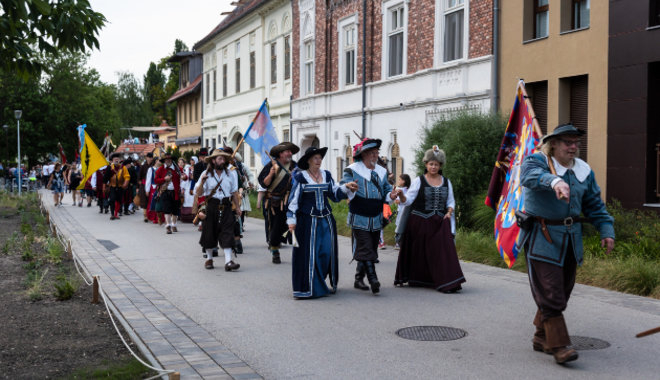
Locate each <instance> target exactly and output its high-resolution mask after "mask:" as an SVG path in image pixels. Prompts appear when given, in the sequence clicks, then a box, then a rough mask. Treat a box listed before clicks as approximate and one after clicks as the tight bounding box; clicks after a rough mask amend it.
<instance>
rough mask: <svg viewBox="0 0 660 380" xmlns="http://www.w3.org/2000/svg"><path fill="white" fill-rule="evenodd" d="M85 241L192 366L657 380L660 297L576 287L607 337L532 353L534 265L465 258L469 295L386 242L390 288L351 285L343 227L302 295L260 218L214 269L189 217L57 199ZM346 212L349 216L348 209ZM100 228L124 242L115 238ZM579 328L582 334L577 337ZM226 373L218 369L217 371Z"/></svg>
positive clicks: (125, 305) (160, 341)
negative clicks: (440, 337) (554, 353)
mask: <svg viewBox="0 0 660 380" xmlns="http://www.w3.org/2000/svg"><path fill="white" fill-rule="evenodd" d="M50 198H51V197H49V196H44V197H43V199H44V201H46V203H47V204H48V205H49V207H50V208H51V216H52V218H53V219H54V221H55V223H57V225H58V226H60V228H61V229H62V231H63V232H64V233H65V234H66V235H68V236H70V237H71V240H72V242H73V249H74V251H75V252H76V253H77V254H78V255H80V256H81V257H82V259H83V261H84V263H85V266H86V267H87V269H88V271H89V272H90V273H92V274H95V273H100V274H101V276H102V277H101V282H102V284H103V286H104V289H105V290H106V291H107V292H108V294H109V295H110V296H111V299H112V302H113V303H114V304H115V306H116V307H117V309H118V310H119V312H120V313H121V314H122V315H124V317H125V318H126V319H127V320H128V322H129V323H130V325H131V326H132V327H133V328H134V329H135V331H136V333H137V334H138V336H140V338H141V339H142V340H143V342H144V344H145V346H146V347H147V348H148V350H149V352H151V353H152V354H153V356H154V357H155V358H156V360H157V361H158V362H159V363H161V364H162V365H163V366H165V367H166V368H168V369H177V370H178V369H182V371H181V372H182V378H193V377H194V376H195V375H197V376H201V377H204V378H213V377H212V376H211V374H213V375H214V376H217V377H216V378H223V377H222V376H225V378H230V377H233V378H252V377H258V376H259V375H261V376H263V377H264V378H268V379H291V378H296V379H299V378H302V379H338V378H341V379H403V378H415V379H437V378H469V379H471V378H474V379H484V378H488V379H490V378H514V379H515V378H521V379H523V378H524V379H528V378H534V379H546V378H547V379H556V378H566V377H570V378H575V379H620V378H630V379H647V378H658V376H657V371H658V366H657V364H656V363H657V358H658V357H660V344H659V342H660V335H653V336H650V337H647V338H642V339H636V338H635V334H636V333H638V332H640V331H643V330H646V329H649V328H653V327H656V326H658V325H660V317H659V316H660V301H658V300H654V299H649V298H644V297H637V296H631V295H626V294H621V293H616V292H611V291H606V290H603V289H598V288H593V287H589V286H584V285H576V288H575V291H574V292H573V296H572V298H571V301H570V302H569V307H568V310H567V313H566V319H567V323H568V327H569V332H570V334H571V335H572V336H574V337H587V338H595V339H599V340H601V341H605V342H607V343H609V345H610V346H609V347H606V348H603V349H598V350H595V349H592V350H580V358H579V359H578V361H576V362H573V363H570V364H569V365H566V366H559V365H557V364H555V363H554V361H553V359H552V357H551V356H549V355H545V354H541V353H537V352H534V351H532V346H531V337H532V334H533V326H532V324H531V321H532V318H533V316H534V312H535V311H536V306H535V305H534V303H533V301H532V297H531V294H530V290H529V284H528V282H527V277H526V275H525V274H522V273H518V272H514V271H510V270H503V269H498V268H493V267H488V266H484V265H479V264H474V263H462V266H463V271H464V273H465V276H466V279H467V283H466V284H464V286H463V291H461V293H459V294H449V295H448V294H442V293H438V292H435V291H433V290H430V289H419V288H409V287H404V288H394V287H393V285H392V281H393V278H394V271H395V267H396V257H397V256H396V255H397V252H396V251H394V250H391V249H386V250H381V251H380V253H381V258H380V261H381V263H380V264H378V266H377V271H378V275H379V278H380V279H381V283H382V284H383V287H382V288H381V294H380V295H379V296H373V295H371V294H370V292H363V291H360V290H356V289H353V273H354V270H355V269H354V267H355V264H354V263H352V264H350V263H349V262H350V240H349V239H347V238H344V237H340V239H339V250H340V263H339V265H340V268H339V271H340V277H339V291H338V293H337V294H335V295H333V296H330V297H326V298H322V299H316V300H294V299H293V297H292V294H291V264H290V263H291V256H290V249H289V248H286V249H284V250H283V251H282V259H283V263H282V264H281V265H274V264H272V263H271V262H270V257H269V254H268V251H267V248H266V244H265V236H264V231H263V223H262V221H260V220H257V219H252V218H248V219H247V223H246V227H247V230H246V233H245V238H244V240H243V246H244V249H245V254H243V255H239V256H238V259H237V260H238V262H239V263H240V264H241V268H240V270H239V271H237V272H225V271H224V270H223V269H222V268H221V265H219V264H223V263H224V261H223V258H219V259H220V260H219V261H218V262H216V266H217V268H216V269H215V270H205V269H204V267H203V263H204V260H203V258H202V256H201V250H200V248H199V245H198V244H197V241H198V239H199V232H197V231H196V228H195V227H193V226H192V225H190V224H179V231H181V232H178V233H175V234H173V235H166V234H165V231H164V229H163V228H162V227H158V226H154V225H152V224H146V223H143V222H142V217H141V215H138V214H136V215H132V216H125V217H122V218H121V220H117V221H112V222H111V221H110V220H109V218H108V217H109V215H107V214H104V215H100V214H98V209H96V208H85V207H83V208H78V207H72V206H71V205H70V201H69V199H70V196H69V195H66V196H65V199H67V201H65V204H67V203H68V206H64V207H63V208H58V209H54V210H52V203H51V202H52V200H50ZM339 223H341V221H339ZM98 240H103V241H104V244H106V245H107V246H108V247H110V248H112V250H111V251H109V250H108V249H106V248H105V247H104V246H103V245H101V243H99V242H98ZM412 326H446V327H452V328H458V329H462V330H464V331H466V332H467V336H465V337H464V338H462V339H457V340H451V341H416V340H406V339H402V338H401V337H399V336H398V335H397V334H396V332H397V331H398V330H399V329H401V328H405V327H412ZM577 340H579V339H576V341H577ZM211 371H217V372H211Z"/></svg>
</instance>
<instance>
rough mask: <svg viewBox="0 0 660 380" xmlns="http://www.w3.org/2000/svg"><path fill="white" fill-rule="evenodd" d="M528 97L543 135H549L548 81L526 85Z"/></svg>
mask: <svg viewBox="0 0 660 380" xmlns="http://www.w3.org/2000/svg"><path fill="white" fill-rule="evenodd" d="M525 90H526V91H527V96H529V100H530V102H531V103H532V108H533V109H534V113H535V114H536V121H537V122H538V123H539V127H540V128H541V133H542V134H543V135H546V134H547V133H548V81H540V82H533V83H525Z"/></svg>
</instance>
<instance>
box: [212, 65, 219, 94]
mask: <svg viewBox="0 0 660 380" xmlns="http://www.w3.org/2000/svg"><path fill="white" fill-rule="evenodd" d="M216 74H217V72H216V70H213V101H216V100H217V99H218V82H217V75H216Z"/></svg>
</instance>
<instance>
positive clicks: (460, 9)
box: [444, 0, 465, 62]
mask: <svg viewBox="0 0 660 380" xmlns="http://www.w3.org/2000/svg"><path fill="white" fill-rule="evenodd" d="M464 8H465V5H464V3H463V0H445V20H444V21H445V41H444V61H445V62H449V61H454V60H457V59H461V58H463V29H464V27H463V19H464V13H465V9H464Z"/></svg>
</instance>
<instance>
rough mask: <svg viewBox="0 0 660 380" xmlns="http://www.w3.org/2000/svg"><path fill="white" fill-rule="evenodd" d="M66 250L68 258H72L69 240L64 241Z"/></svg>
mask: <svg viewBox="0 0 660 380" xmlns="http://www.w3.org/2000/svg"><path fill="white" fill-rule="evenodd" d="M66 252H67V253H68V255H69V259H73V250H72V249H71V240H67V241H66Z"/></svg>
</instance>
